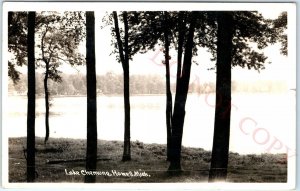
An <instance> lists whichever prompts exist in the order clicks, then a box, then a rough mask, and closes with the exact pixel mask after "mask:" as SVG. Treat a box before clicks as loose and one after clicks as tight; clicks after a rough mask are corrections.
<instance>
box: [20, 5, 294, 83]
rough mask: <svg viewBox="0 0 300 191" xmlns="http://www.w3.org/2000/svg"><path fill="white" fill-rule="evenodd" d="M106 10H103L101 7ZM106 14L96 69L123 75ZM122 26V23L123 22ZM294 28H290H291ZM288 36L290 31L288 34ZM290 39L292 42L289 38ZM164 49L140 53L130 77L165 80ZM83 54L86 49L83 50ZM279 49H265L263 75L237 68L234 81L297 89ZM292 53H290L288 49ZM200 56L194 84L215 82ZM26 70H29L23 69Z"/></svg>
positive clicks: (275, 11)
mask: <svg viewBox="0 0 300 191" xmlns="http://www.w3.org/2000/svg"><path fill="white" fill-rule="evenodd" d="M283 8H284V7H283ZM283 8H281V7H280V6H273V7H271V8H270V7H266V6H264V7H259V12H261V13H262V14H263V16H264V17H265V18H270V19H275V18H277V17H278V15H279V14H280V13H281V12H282V11H285V9H283ZM102 9H104V8H102ZM104 15H105V11H103V10H102V11H101V9H100V11H95V25H96V26H95V30H96V33H95V34H96V70H97V74H105V73H107V72H110V71H112V72H114V73H119V74H122V72H123V71H122V66H121V64H120V63H118V62H117V61H116V55H115V54H112V55H110V54H111V52H112V46H111V40H112V37H111V34H110V26H108V27H106V28H104V29H101V25H102V18H103V16H104ZM120 25H122V23H120ZM290 26H291V25H289V27H290ZM288 36H289V31H288ZM289 40H290V39H289ZM161 48H162V47H157V50H156V51H149V52H148V53H146V54H137V55H135V56H134V57H133V60H132V61H130V74H159V75H162V77H163V76H164V75H165V68H164V65H162V61H163V59H164V58H163V57H164V55H163V53H162V51H161V50H160V49H161ZM81 49H82V50H83V52H84V51H85V46H84V44H83V46H82V47H81ZM279 49H280V46H279V45H278V44H276V45H272V46H269V47H268V48H266V49H265V50H264V52H265V55H266V56H267V57H268V60H267V61H266V65H265V66H266V69H265V70H262V71H261V72H260V73H258V72H257V71H254V70H251V71H250V70H248V69H246V68H244V69H242V68H240V67H235V68H234V69H233V70H232V80H236V81H257V80H276V81H278V80H282V81H286V82H287V84H288V87H290V88H295V86H296V64H295V62H292V61H291V60H290V58H289V57H285V56H283V55H281V54H280V50H279ZM289 51H290V50H289ZM198 55H199V56H198V57H194V58H193V60H194V61H197V63H198V65H196V64H193V65H192V73H191V81H193V80H195V79H198V80H200V82H207V81H212V82H214V81H215V71H214V70H207V69H208V68H211V67H213V66H214V63H213V62H211V61H210V57H211V55H210V54H209V53H208V52H207V51H206V50H204V49H200V50H199V54H198ZM171 56H172V59H171V75H173V76H175V75H176V52H175V51H172V52H171ZM269 62H271V64H267V63H269ZM60 70H62V71H63V72H65V73H76V72H77V70H79V71H80V73H83V74H84V73H85V66H82V67H77V70H75V69H74V68H71V67H70V66H67V65H63V66H62V67H60ZM22 71H26V69H22Z"/></svg>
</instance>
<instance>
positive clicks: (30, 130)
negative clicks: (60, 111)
mask: <svg viewBox="0 0 300 191" xmlns="http://www.w3.org/2000/svg"><path fill="white" fill-rule="evenodd" d="M27 23H28V34H27V54H28V106H27V182H34V180H35V56H34V28H35V12H29V13H28V20H27Z"/></svg>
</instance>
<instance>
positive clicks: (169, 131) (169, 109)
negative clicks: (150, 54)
mask: <svg viewBox="0 0 300 191" xmlns="http://www.w3.org/2000/svg"><path fill="white" fill-rule="evenodd" d="M164 22H165V23H164V39H165V42H164V45H165V65H166V102H167V104H166V125H167V161H170V157H171V154H170V149H171V135H172V123H171V122H172V107H173V103H172V92H171V85H170V65H169V57H170V56H169V46H170V42H169V28H168V27H169V26H168V12H167V11H165V12H164Z"/></svg>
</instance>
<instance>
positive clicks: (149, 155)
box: [9, 138, 287, 183]
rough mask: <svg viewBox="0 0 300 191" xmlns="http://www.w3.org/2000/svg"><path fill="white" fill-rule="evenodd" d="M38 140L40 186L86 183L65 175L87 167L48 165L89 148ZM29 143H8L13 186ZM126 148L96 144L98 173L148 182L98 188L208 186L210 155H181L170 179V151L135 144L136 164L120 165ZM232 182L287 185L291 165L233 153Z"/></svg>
mask: <svg viewBox="0 0 300 191" xmlns="http://www.w3.org/2000/svg"><path fill="white" fill-rule="evenodd" d="M43 141H44V140H43V139H42V138H36V172H37V179H36V181H37V182H83V180H84V176H83V175H79V176H78V175H66V172H65V169H66V170H67V171H68V172H69V171H71V170H74V171H79V172H80V171H81V170H84V169H85V162H84V161H80V160H79V161H75V162H61V163H57V164H49V161H50V162H51V161H56V160H72V159H85V153H86V142H85V140H79V139H63V138H60V139H50V140H49V141H48V143H47V145H44V142H43ZM25 147H26V138H9V182H26V159H25V154H24V149H25ZM122 147H123V143H122V142H120V141H103V140H99V141H98V154H99V156H98V158H99V159H105V160H99V161H98V163H97V171H101V172H102V171H104V172H106V171H107V172H110V173H111V172H112V170H116V171H117V172H128V171H132V172H133V173H134V171H138V172H146V173H147V174H148V175H150V176H147V177H137V176H130V177H127V176H103V175H102V176H97V182H122V183H123V182H207V181H208V172H209V166H210V157H211V152H210V151H205V150H203V149H200V148H186V147H183V149H182V168H183V173H182V174H181V175H179V176H170V175H169V174H168V173H167V172H166V170H167V169H168V166H169V163H168V162H167V161H166V146H165V145H160V144H143V143H142V142H138V141H135V142H132V144H131V152H132V154H131V157H132V160H131V161H128V162H122V161H121V159H122V153H123V148H122ZM227 181H228V182H255V183H256V182H286V181H287V161H286V156H285V155H284V154H276V155H273V154H261V155H253V154H251V155H239V154H238V153H230V156H229V165H228V177H227Z"/></svg>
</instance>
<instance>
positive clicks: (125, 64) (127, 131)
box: [113, 11, 131, 161]
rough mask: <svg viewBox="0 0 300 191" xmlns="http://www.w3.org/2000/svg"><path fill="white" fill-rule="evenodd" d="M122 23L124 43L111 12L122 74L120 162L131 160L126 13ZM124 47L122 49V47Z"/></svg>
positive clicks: (115, 17)
mask: <svg viewBox="0 0 300 191" xmlns="http://www.w3.org/2000/svg"><path fill="white" fill-rule="evenodd" d="M122 18H123V23H124V38H123V39H124V42H122V39H121V34H120V28H119V22H118V14H117V12H116V11H114V12H113V19H114V23H115V29H114V30H115V34H116V39H117V44H118V48H119V57H120V60H121V63H122V68H123V74H124V114H125V116H124V117H125V118H124V119H125V121H124V150H123V158H122V161H128V160H131V152H130V91H129V84H130V83H129V54H130V53H129V45H128V38H129V36H128V34H129V33H128V32H129V28H128V19H127V12H126V11H123V13H122ZM123 46H124V47H123Z"/></svg>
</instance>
